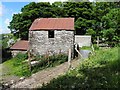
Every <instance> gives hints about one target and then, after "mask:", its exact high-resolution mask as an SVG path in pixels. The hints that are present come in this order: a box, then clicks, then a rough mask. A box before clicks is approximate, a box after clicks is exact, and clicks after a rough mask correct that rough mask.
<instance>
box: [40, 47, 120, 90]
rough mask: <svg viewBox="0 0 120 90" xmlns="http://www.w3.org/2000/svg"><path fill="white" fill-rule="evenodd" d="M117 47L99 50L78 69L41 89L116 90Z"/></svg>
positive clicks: (119, 78) (118, 79)
mask: <svg viewBox="0 0 120 90" xmlns="http://www.w3.org/2000/svg"><path fill="white" fill-rule="evenodd" d="M119 74H120V60H119V58H118V47H115V48H110V49H100V50H97V51H96V52H95V55H92V56H90V58H89V59H88V60H85V61H83V62H82V63H81V64H80V65H79V67H78V68H76V69H75V70H71V71H69V72H68V73H67V74H66V75H64V76H60V77H58V78H57V79H53V80H52V81H51V82H50V83H48V84H47V85H44V86H43V87H42V89H43V88H59V89H60V88H61V89H69V90H71V89H76V88H77V89H82V88H86V89H87V88H88V89H91V90H92V88H99V89H100V88H102V89H103V88H118V87H120V86H119V82H120V75H119Z"/></svg>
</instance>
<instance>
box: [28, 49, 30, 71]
mask: <svg viewBox="0 0 120 90" xmlns="http://www.w3.org/2000/svg"><path fill="white" fill-rule="evenodd" d="M28 65H29V70H30V72H31V58H30V50H29V51H28Z"/></svg>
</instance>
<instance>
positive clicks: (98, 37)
mask: <svg viewBox="0 0 120 90" xmlns="http://www.w3.org/2000/svg"><path fill="white" fill-rule="evenodd" d="M97 46H98V47H99V36H97Z"/></svg>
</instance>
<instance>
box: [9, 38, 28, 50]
mask: <svg viewBox="0 0 120 90" xmlns="http://www.w3.org/2000/svg"><path fill="white" fill-rule="evenodd" d="M10 49H11V50H28V41H27V40H20V41H18V42H16V43H15V44H14V45H13V46H12V47H11V48H10Z"/></svg>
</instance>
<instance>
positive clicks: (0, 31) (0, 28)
mask: <svg viewBox="0 0 120 90" xmlns="http://www.w3.org/2000/svg"><path fill="white" fill-rule="evenodd" d="M2 31H3V30H2V27H1V26H0V34H2Z"/></svg>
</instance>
